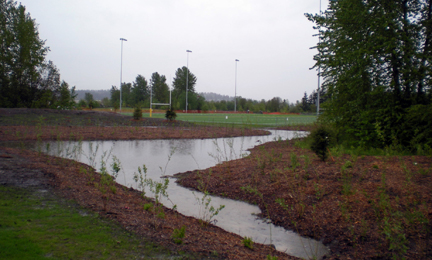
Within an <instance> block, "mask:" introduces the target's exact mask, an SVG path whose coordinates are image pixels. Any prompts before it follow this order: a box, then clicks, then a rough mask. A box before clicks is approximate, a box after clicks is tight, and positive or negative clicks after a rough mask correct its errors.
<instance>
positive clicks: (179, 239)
mask: <svg viewBox="0 0 432 260" xmlns="http://www.w3.org/2000/svg"><path fill="white" fill-rule="evenodd" d="M185 233H186V227H185V226H182V227H181V228H180V229H176V228H175V229H174V231H173V233H172V235H171V238H172V239H173V241H174V243H176V244H179V245H180V244H182V243H183V238H184V236H185Z"/></svg>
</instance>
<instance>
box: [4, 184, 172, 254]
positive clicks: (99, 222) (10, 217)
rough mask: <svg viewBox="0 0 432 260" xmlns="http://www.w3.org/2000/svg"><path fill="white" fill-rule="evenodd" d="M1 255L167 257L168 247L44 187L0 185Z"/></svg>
mask: <svg viewBox="0 0 432 260" xmlns="http://www.w3.org/2000/svg"><path fill="white" fill-rule="evenodd" d="M0 220H1V221H0V256H1V258H2V259H46V258H50V259H65V258H67V259H136V258H140V259H141V258H145V259H146V258H149V257H159V258H160V257H162V258H168V257H170V256H171V252H170V251H168V250H167V249H164V248H162V247H160V246H157V245H155V244H153V243H150V242H147V241H144V240H142V239H140V238H138V237H137V236H136V235H134V234H132V233H130V232H127V231H125V230H124V229H122V228H121V227H120V226H119V225H117V224H115V223H114V222H112V221H110V220H107V219H101V218H100V217H99V216H98V215H96V214H94V213H92V212H90V211H88V210H85V209H82V208H80V207H79V206H76V204H74V203H73V202H71V201H66V200H64V199H59V198H57V197H54V195H50V193H48V192H43V191H29V190H26V189H22V188H13V187H4V186H0Z"/></svg>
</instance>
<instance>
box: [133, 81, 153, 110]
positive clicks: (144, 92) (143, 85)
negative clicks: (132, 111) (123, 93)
mask: <svg viewBox="0 0 432 260" xmlns="http://www.w3.org/2000/svg"><path fill="white" fill-rule="evenodd" d="M132 85H133V86H132V100H133V104H132V105H133V106H137V105H139V106H143V105H144V102H145V100H147V99H148V98H149V97H150V90H149V87H148V84H147V80H146V79H145V78H144V77H143V76H141V75H138V76H137V77H136V78H135V81H134V82H133V84H132Z"/></svg>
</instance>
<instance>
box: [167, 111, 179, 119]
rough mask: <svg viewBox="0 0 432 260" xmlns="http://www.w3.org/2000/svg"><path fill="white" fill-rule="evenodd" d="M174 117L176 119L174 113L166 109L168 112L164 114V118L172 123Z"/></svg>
mask: <svg viewBox="0 0 432 260" xmlns="http://www.w3.org/2000/svg"><path fill="white" fill-rule="evenodd" d="M176 117H177V114H176V112H174V111H173V110H171V109H168V110H167V111H166V113H165V118H166V119H168V120H169V121H173V120H175V119H176Z"/></svg>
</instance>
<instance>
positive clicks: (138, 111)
mask: <svg viewBox="0 0 432 260" xmlns="http://www.w3.org/2000/svg"><path fill="white" fill-rule="evenodd" d="M133 118H134V119H135V120H140V119H141V118H142V109H141V108H140V107H136V108H135V110H134V112H133Z"/></svg>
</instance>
